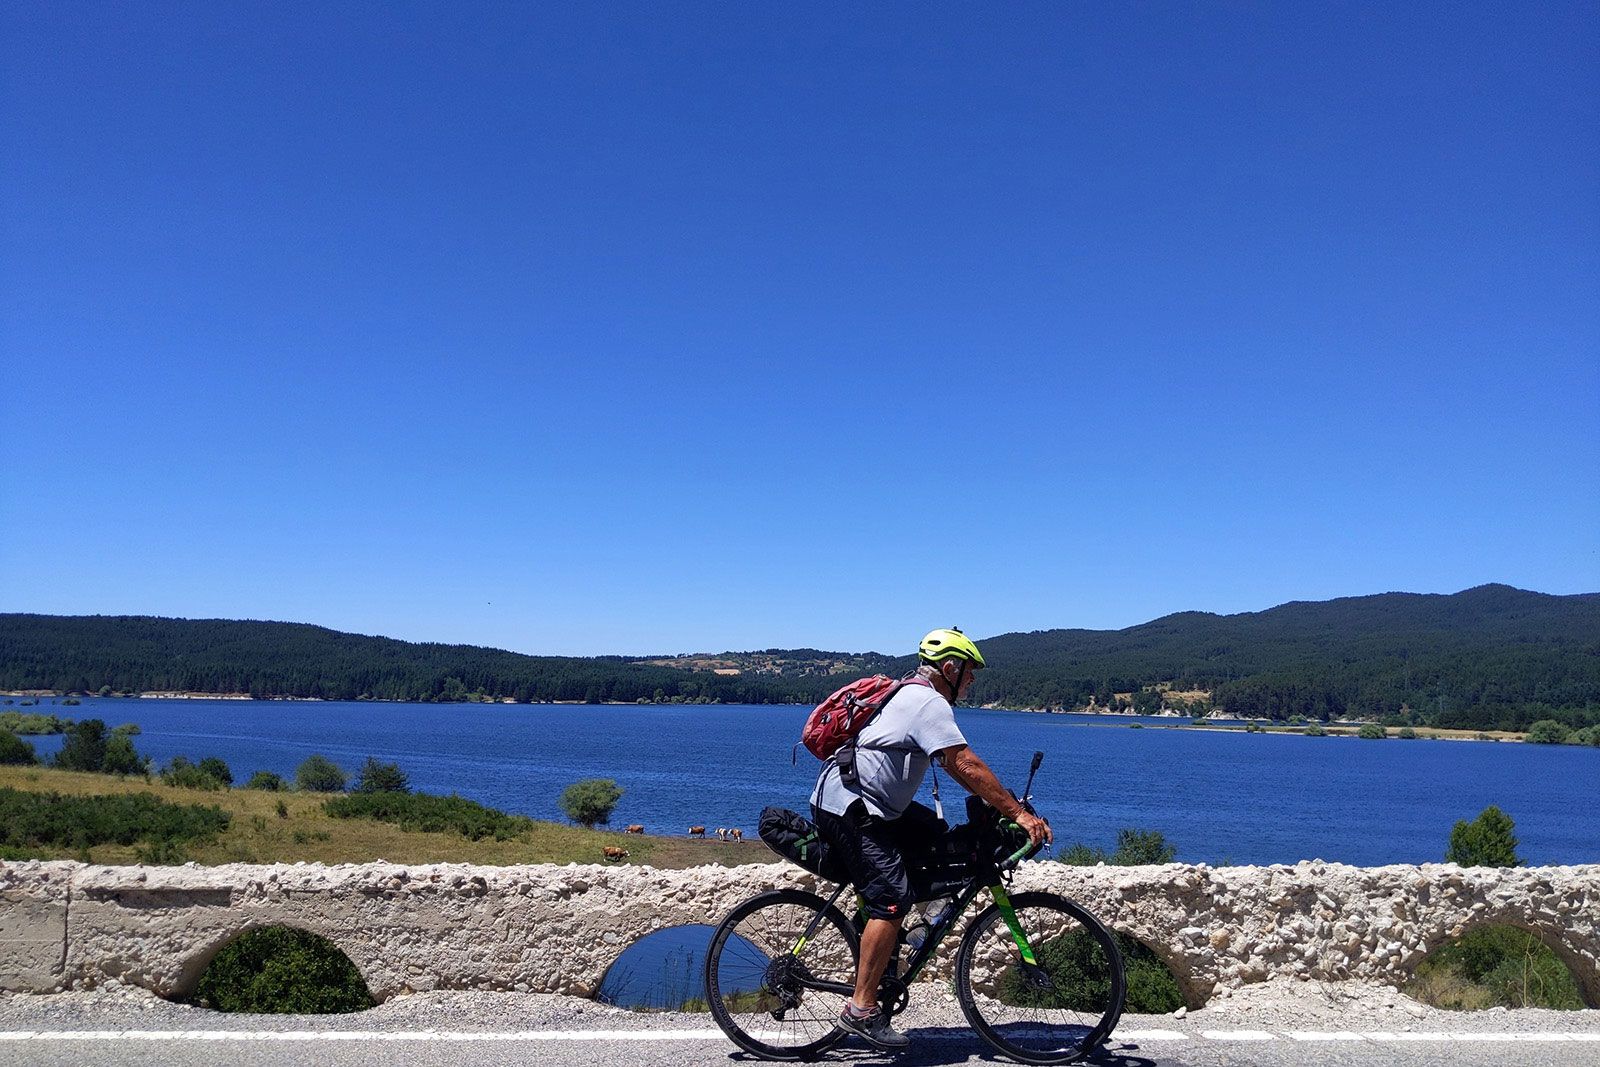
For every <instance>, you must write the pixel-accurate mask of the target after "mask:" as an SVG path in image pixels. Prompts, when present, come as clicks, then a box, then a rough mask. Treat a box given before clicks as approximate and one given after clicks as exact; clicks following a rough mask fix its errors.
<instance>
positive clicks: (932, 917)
mask: <svg viewBox="0 0 1600 1067" xmlns="http://www.w3.org/2000/svg"><path fill="white" fill-rule="evenodd" d="M955 903H956V902H955V898H953V897H940V898H939V899H938V900H932V901H929V902H928V904H927V906H926V907H924V908H923V909H922V911H923V914H924V915H926V916H927V919H928V925H929V926H930V927H935V926H943V925H944V924H945V923H946V922H948V921H949V919H950V911H951V909H952V908H954V907H955Z"/></svg>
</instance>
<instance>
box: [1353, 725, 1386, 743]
mask: <svg viewBox="0 0 1600 1067" xmlns="http://www.w3.org/2000/svg"><path fill="white" fill-rule="evenodd" d="M1356 736H1357V737H1363V738H1366V739H1367V740H1368V741H1382V740H1383V739H1384V738H1386V737H1388V736H1389V731H1387V730H1385V729H1384V728H1383V727H1381V726H1379V725H1378V724H1377V723H1375V722H1369V723H1363V724H1362V726H1361V730H1360V731H1359V732H1358V733H1357V734H1356Z"/></svg>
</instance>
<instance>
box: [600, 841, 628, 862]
mask: <svg viewBox="0 0 1600 1067" xmlns="http://www.w3.org/2000/svg"><path fill="white" fill-rule="evenodd" d="M601 851H602V852H604V853H605V856H606V859H608V860H625V859H627V858H628V850H627V849H625V848H618V847H617V846H616V845H607V846H606V847H605V848H603V849H601Z"/></svg>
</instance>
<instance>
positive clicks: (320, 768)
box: [294, 755, 350, 793]
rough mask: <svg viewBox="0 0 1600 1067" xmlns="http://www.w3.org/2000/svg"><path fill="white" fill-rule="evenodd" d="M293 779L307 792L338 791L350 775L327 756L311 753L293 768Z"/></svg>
mask: <svg viewBox="0 0 1600 1067" xmlns="http://www.w3.org/2000/svg"><path fill="white" fill-rule="evenodd" d="M294 780H295V784H296V785H298V786H299V787H300V788H301V789H304V790H305V791H306V792H308V793H338V792H341V791H343V789H344V785H345V783H346V782H348V781H349V780H350V777H349V775H347V774H345V773H344V771H342V770H340V769H339V765H338V764H337V763H334V762H333V761H332V760H331V759H329V758H328V757H327V756H322V755H313V756H310V757H309V758H307V759H306V761H305V762H304V763H302V764H300V766H299V767H298V768H297V769H296V770H295V772H294Z"/></svg>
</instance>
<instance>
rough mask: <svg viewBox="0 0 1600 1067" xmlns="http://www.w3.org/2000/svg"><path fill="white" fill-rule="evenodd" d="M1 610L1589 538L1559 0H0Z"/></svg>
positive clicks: (832, 644) (405, 625)
mask: <svg viewBox="0 0 1600 1067" xmlns="http://www.w3.org/2000/svg"><path fill="white" fill-rule="evenodd" d="M0 19H3V23H0V78H3V81H0V89H3V107H4V113H5V115H6V129H7V132H6V137H5V142H6V145H5V150H4V151H3V152H0V181H3V195H0V219H3V224H4V226H3V233H0V270H3V278H0V281H3V287H0V300H3V304H0V345H3V353H0V359H3V365H0V366H3V385H0V610H11V611H41V612H51V613H70V614H86V613H118V614H121V613H137V614H160V615H177V616H186V617H228V618H270V619H286V620H293V621H304V622H315V623H319V624H322V625H326V626H331V627H335V628H337V629H343V630H353V631H358V632H363V633H379V634H388V635H392V636H397V637H403V638H408V639H416V640H440V641H465V642H472V643H480V644H490V645H495V646H499V647H505V648H511V649H516V650H518V651H525V652H545V653H584V654H587V653H607V652H628V653H633V652H639V653H643V652H671V651H697V650H721V649H726V648H735V649H742V648H762V647H768V646H795V645H811V646H818V647H823V648H840V649H864V648H876V649H882V650H886V651H906V650H908V649H909V647H910V646H911V643H912V642H914V641H915V640H916V638H917V637H918V636H919V635H920V634H921V633H922V632H923V631H924V630H926V629H928V628H930V627H933V626H944V625H950V624H957V625H961V626H962V627H964V628H965V629H966V630H967V631H968V632H969V633H972V634H974V635H978V636H987V635H991V634H995V633H1000V632H1005V631H1011V630H1028V629H1043V628H1049V627H1057V626H1085V627H1096V628H1105V627H1121V626H1127V625H1131V624H1134V623H1137V622H1142V621H1145V620H1147V619H1150V618H1152V617H1155V616H1158V615H1161V614H1165V613H1167V612H1171V611H1177V610H1185V609H1203V610H1210V611H1219V612H1235V611H1245V610H1258V609H1261V608H1266V607H1269V606H1272V605H1274V604H1277V603H1281V602H1283V601H1286V600H1295V599H1324V598H1328V597H1334V596H1344V595H1354V594H1363V593H1372V592H1382V591H1386V590H1411V591H1419V592H1454V591H1457V590H1459V589H1462V588H1465V587H1468V586H1472V585H1476V584H1479V583H1482V582H1488V581H1502V582H1508V583H1511V584H1513V585H1518V586H1522V587H1524V588H1532V589H1538V590H1542V591H1545V592H1554V593H1572V592H1583V591H1594V590H1597V589H1600V133H1597V131H1600V38H1597V35H1596V33H1595V32H1594V29H1595V26H1596V25H1597V24H1600V5H1597V4H1595V3H1587V4H1565V3H1542V4H1535V5H1522V4H1493V5H1478V4H1461V3H1441V4H1437V5H1429V4H1412V3H1407V4H1394V3H1390V2H1381V3H1368V4H1355V3H1334V4H1327V5H1312V4H1232V3H1204V4H1192V3H1151V4H1137V5H1135V4H1124V3H1105V4H1063V3H1056V2H1051V3H1041V4H1031V5H1029V4H1005V5H993V4H981V3H971V4H963V5H950V4H929V3H921V2H918V3H901V4H867V5H861V4H840V5H835V6H826V5H813V4H805V5H775V4H734V3H726V4H692V5H676V6H674V5H660V4H613V3H607V4H565V3H561V4H542V5H523V4H515V3H506V4H493V5H489V4H475V3H436V4H366V3H362V4H344V3H327V4H305V5H295V6H293V7H281V8H277V7H274V6H273V5H265V4H263V5H256V4H214V3H193V4H182V5H174V4H164V3H137V4H84V5H73V4H63V3H58V2H48V3H39V2H28V0H17V2H13V3H10V4H7V5H5V11H4V14H3V16H0Z"/></svg>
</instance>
